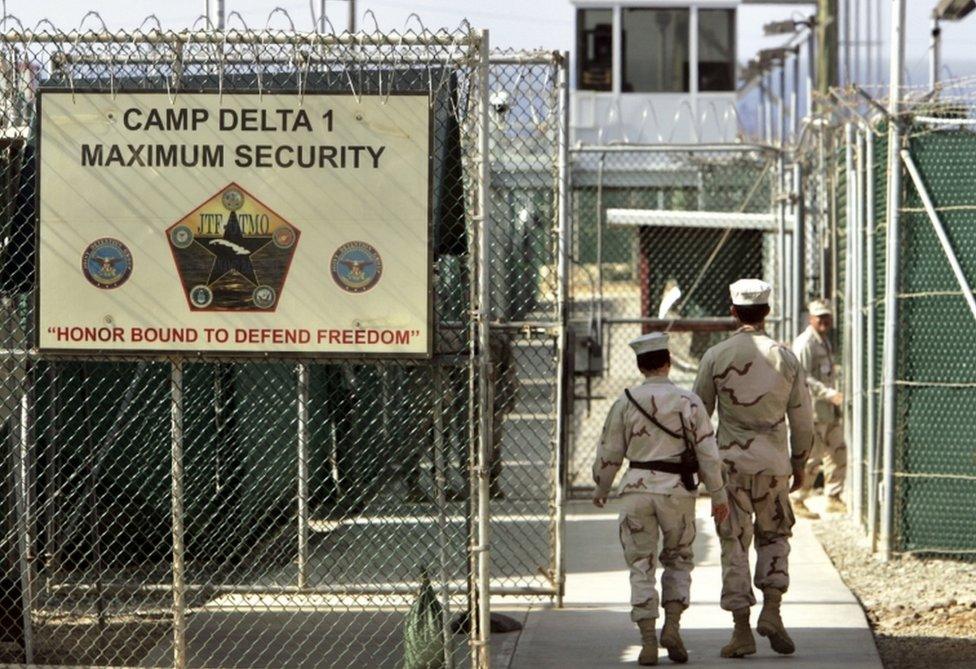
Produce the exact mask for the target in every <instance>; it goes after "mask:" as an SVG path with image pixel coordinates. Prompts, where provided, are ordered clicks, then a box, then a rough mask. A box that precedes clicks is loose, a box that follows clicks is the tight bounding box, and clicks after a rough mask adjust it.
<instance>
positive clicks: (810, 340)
mask: <svg viewBox="0 0 976 669" xmlns="http://www.w3.org/2000/svg"><path fill="white" fill-rule="evenodd" d="M793 353H795V354H796V357H797V358H798V359H799V360H800V365H801V366H802V367H803V371H804V372H805V373H806V375H807V388H809V389H810V394H811V395H812V396H813V417H814V420H815V421H816V422H818V423H832V422H834V421H835V420H837V419H838V418H839V417H840V407H837V406H834V403H833V402H831V401H830V400H831V399H833V398H834V397H835V396H836V395H837V390H835V388H834V383H835V378H834V356H833V351H832V350H831V347H830V342H829V341H827V340H826V339H823V338H822V337H821V336H820V335H819V334H818V333H817V331H816V330H814V329H813V328H812V327H808V328H807V329H806V330H804V331H803V333H802V334H801V335H800V336H799V337H797V338H796V339H794V340H793Z"/></svg>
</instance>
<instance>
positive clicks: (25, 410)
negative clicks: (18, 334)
mask: <svg viewBox="0 0 976 669" xmlns="http://www.w3.org/2000/svg"><path fill="white" fill-rule="evenodd" d="M16 364H18V365H22V366H23V369H22V373H23V374H24V380H23V385H22V386H21V391H22V392H21V396H20V401H19V402H18V406H17V409H16V411H12V412H11V416H10V418H9V419H8V420H9V423H8V425H10V427H11V430H10V433H9V434H10V436H11V439H10V443H11V445H12V447H13V451H14V496H15V497H14V504H15V506H16V514H17V562H18V570H19V571H20V597H21V602H20V603H21V607H22V609H23V611H22V616H23V618H22V620H23V625H24V659H25V660H26V664H28V665H30V664H33V663H34V627H33V623H32V622H31V611H32V609H33V606H34V593H33V585H34V579H33V578H31V571H32V567H31V553H32V549H31V547H32V545H33V541H34V539H33V537H32V536H31V520H30V516H31V509H30V464H29V462H30V444H29V438H28V435H29V432H30V406H29V404H30V402H29V401H28V392H27V385H26V384H27V379H26V373H27V370H26V366H27V360H26V359H23V360H19V361H18V362H17V363H16ZM14 428H16V429H14Z"/></svg>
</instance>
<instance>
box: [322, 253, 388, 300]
mask: <svg viewBox="0 0 976 669" xmlns="http://www.w3.org/2000/svg"><path fill="white" fill-rule="evenodd" d="M329 269H330V270H331V272H332V280H333V281H335V282H336V285H337V286H339V287H340V288H342V289H343V290H345V291H347V292H350V293H365V292H366V291H367V290H369V289H371V288H372V287H373V286H375V285H376V284H377V283H378V282H379V280H380V277H381V276H382V275H383V258H382V256H380V253H379V251H377V250H376V249H375V248H373V246H371V245H370V244H367V243H366V242H359V241H356V242H348V243H346V244H343V245H342V246H340V247H339V248H338V249H336V252H335V253H333V254H332V262H331V264H330V266H329Z"/></svg>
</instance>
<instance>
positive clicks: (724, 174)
mask: <svg viewBox="0 0 976 669" xmlns="http://www.w3.org/2000/svg"><path fill="white" fill-rule="evenodd" d="M786 178H787V173H786V170H785V168H784V166H783V163H782V160H781V159H780V156H779V154H778V152H776V151H774V150H771V149H769V148H767V147H761V146H749V145H719V146H707V145H687V146H673V145H672V146H663V145H656V146H627V145H611V146H584V147H581V148H575V149H573V151H572V174H571V184H572V185H571V188H570V205H569V206H570V215H571V217H572V221H573V226H572V229H573V236H572V247H571V258H572V268H571V295H572V314H571V319H570V328H571V335H572V336H571V339H572V340H573V345H572V346H573V349H572V352H571V355H572V359H573V378H574V387H575V390H574V403H573V407H574V410H573V416H572V425H571V430H572V440H571V451H570V457H569V481H570V484H571V485H572V486H573V487H577V488H591V487H592V475H591V467H592V464H593V458H594V457H595V454H596V447H597V443H598V441H599V438H600V433H601V430H602V427H603V420H604V418H605V416H606V414H607V411H608V410H609V408H610V405H611V404H612V403H613V401H614V400H615V399H616V398H617V397H618V396H619V395H620V393H621V392H622V391H623V389H624V388H626V387H627V386H629V385H632V384H634V383H637V382H638V381H639V372H638V371H637V369H636V368H635V366H634V356H633V354H632V352H631V350H630V348H629V347H628V346H627V342H628V341H630V340H631V339H633V338H634V337H636V336H637V335H639V334H640V333H641V332H647V331H649V330H651V329H654V330H668V331H670V332H671V333H672V339H671V342H672V345H671V350H672V362H673V368H672V379H673V380H675V381H676V382H677V383H679V384H681V385H684V386H686V387H690V385H691V383H692V382H693V381H694V374H695V372H696V370H697V365H698V360H699V359H700V357H701V355H702V354H703V353H704V352H705V350H706V349H707V348H708V347H709V346H711V345H712V344H714V343H716V342H717V341H718V340H719V339H720V338H722V337H724V336H726V334H727V333H728V331H730V330H731V329H733V328H734V323H733V320H732V319H731V317H730V316H729V299H728V285H729V284H730V283H731V282H733V281H735V280H736V279H739V278H743V277H762V278H764V279H766V280H768V281H770V282H771V283H772V284H773V285H774V301H773V305H772V306H773V312H772V315H771V319H770V322H772V323H775V324H776V332H777V334H779V336H780V337H781V338H785V336H784V335H783V334H782V333H786V332H789V331H790V327H791V326H790V325H789V322H788V320H786V319H789V318H790V317H791V316H790V313H791V309H790V307H791V302H795V301H796V298H795V297H794V296H793V295H792V290H791V289H790V285H792V283H793V280H792V279H791V278H790V277H791V274H792V273H791V271H790V269H791V266H790V262H789V258H790V253H791V249H792V244H790V243H788V239H790V238H791V236H792V230H793V228H794V227H795V226H794V219H795V218H796V208H795V205H794V204H793V203H791V202H790V201H789V199H788V198H785V197H782V198H776V195H777V193H787V192H788V190H787V185H786V184H787V181H786ZM798 257H801V256H798ZM781 258H782V259H784V260H785V262H781V261H780V259H781ZM784 304H785V306H786V308H785V309H784ZM784 316H785V319H784Z"/></svg>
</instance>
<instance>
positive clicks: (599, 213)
mask: <svg viewBox="0 0 976 669" xmlns="http://www.w3.org/2000/svg"><path fill="white" fill-rule="evenodd" d="M605 160H606V154H605V153H601V154H600V161H599V162H598V163H597V166H596V299H597V303H596V325H597V328H598V330H597V336H598V337H599V339H600V341H601V342H602V341H603V164H604V162H605Z"/></svg>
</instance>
